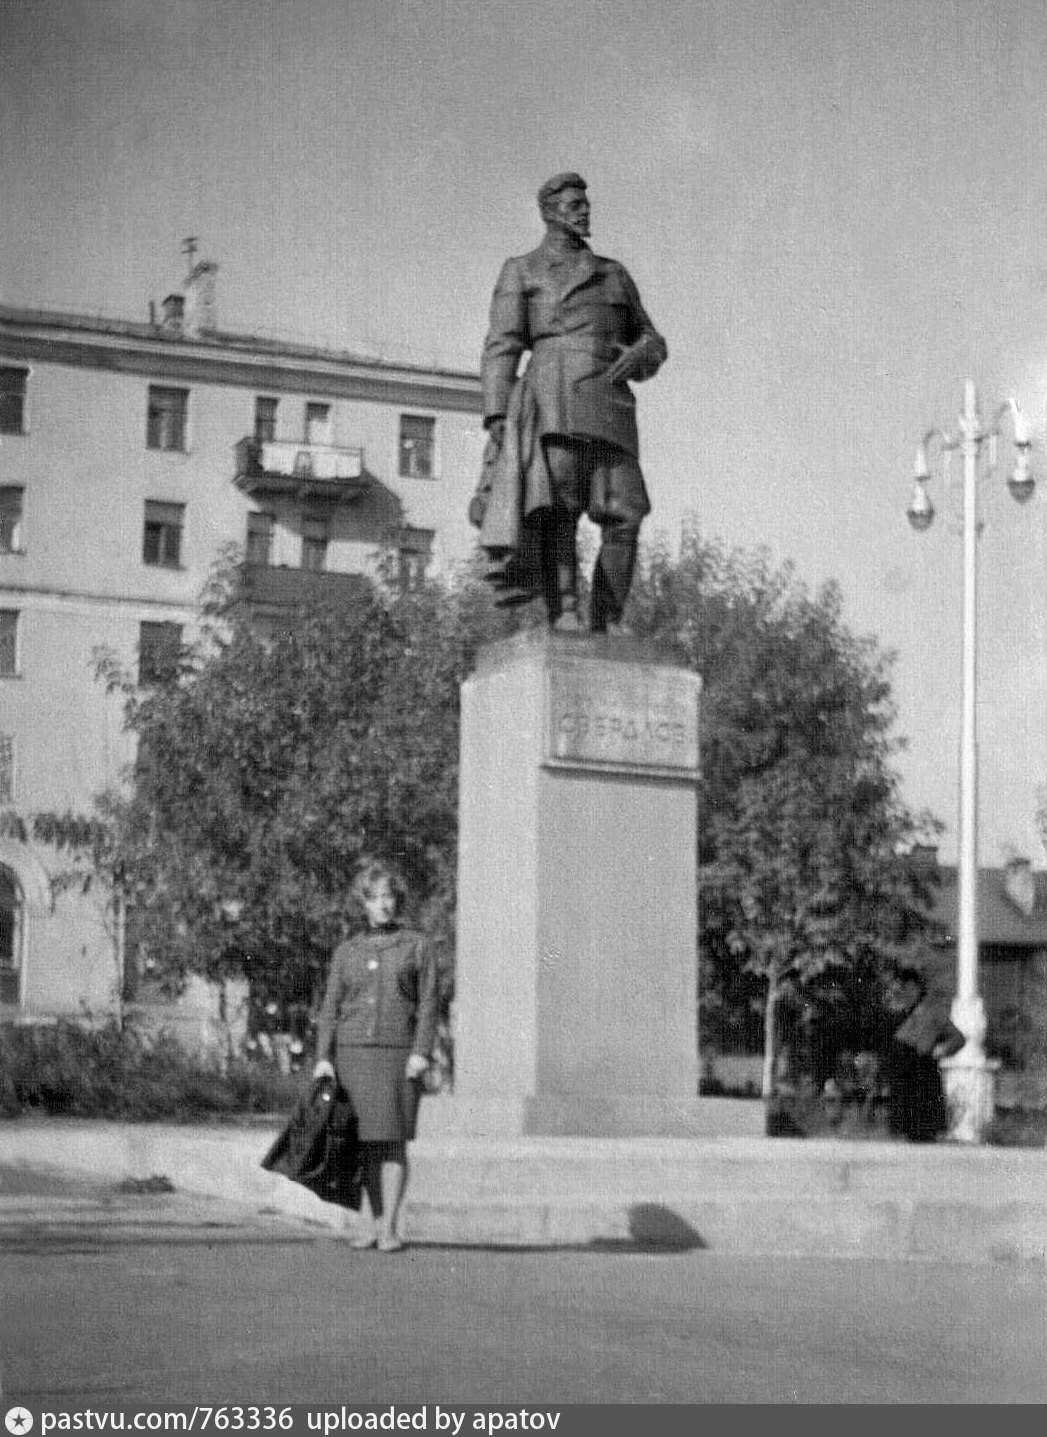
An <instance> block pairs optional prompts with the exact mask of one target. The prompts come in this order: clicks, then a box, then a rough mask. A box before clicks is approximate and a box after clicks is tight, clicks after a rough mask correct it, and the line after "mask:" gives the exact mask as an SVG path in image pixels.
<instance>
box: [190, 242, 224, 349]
mask: <svg viewBox="0 0 1047 1437" xmlns="http://www.w3.org/2000/svg"><path fill="white" fill-rule="evenodd" d="M217 273H218V266H217V265H216V264H215V263H214V262H213V261H212V260H209V259H202V260H201V261H200V263H199V264H196V265H194V266H193V268H192V269H191V270H190V272H189V275H188V278H187V279H186V282H185V332H186V334H191V335H197V334H211V333H213V332H214V331H215V330H216V329H217V328H218V304H217V297H216V293H215V289H216V286H215V276H216V275H217Z"/></svg>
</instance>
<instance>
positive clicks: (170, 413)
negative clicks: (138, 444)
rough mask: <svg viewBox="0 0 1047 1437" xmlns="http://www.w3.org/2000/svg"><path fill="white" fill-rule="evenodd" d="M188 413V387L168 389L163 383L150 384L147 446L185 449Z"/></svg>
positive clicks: (149, 447) (151, 447)
mask: <svg viewBox="0 0 1047 1437" xmlns="http://www.w3.org/2000/svg"><path fill="white" fill-rule="evenodd" d="M188 414H189V391H188V389H166V388H165V387H164V386H163V385H161V384H150V386H149V411H148V418H147V421H146V432H145V447H146V448H147V449H174V450H180V451H184V450H185V425H186V419H187V417H188Z"/></svg>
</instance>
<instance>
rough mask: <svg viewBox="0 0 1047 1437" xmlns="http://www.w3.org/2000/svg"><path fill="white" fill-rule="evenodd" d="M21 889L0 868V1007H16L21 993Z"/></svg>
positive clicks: (9, 875) (14, 879) (10, 873)
mask: <svg viewBox="0 0 1047 1437" xmlns="http://www.w3.org/2000/svg"><path fill="white" fill-rule="evenodd" d="M23 912H24V905H23V903H22V890H21V888H20V887H19V886H18V880H17V879H16V878H15V876H14V874H13V873H12V872H11V871H10V869H8V868H3V867H0V1007H17V1005H18V1003H19V1002H20V1001H21V996H22V915H23Z"/></svg>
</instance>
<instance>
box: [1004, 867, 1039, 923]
mask: <svg viewBox="0 0 1047 1437" xmlns="http://www.w3.org/2000/svg"><path fill="white" fill-rule="evenodd" d="M1003 891H1004V893H1006V895H1007V897H1008V898H1009V899H1010V901H1011V902H1012V903H1013V904H1014V906H1015V908H1017V909H1018V911H1019V912H1020V913H1024V914H1025V916H1026V918H1031V917H1032V911H1033V909H1034V908H1035V906H1036V875H1035V874H1034V873H1033V871H1032V863H1031V861H1030V860H1029V859H1028V858H1023V857H1021V856H1020V855H1016V856H1015V857H1013V858H1008V860H1007V862H1006V863H1005V864H1004V869H1003Z"/></svg>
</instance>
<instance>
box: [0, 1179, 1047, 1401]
mask: <svg viewBox="0 0 1047 1437" xmlns="http://www.w3.org/2000/svg"><path fill="white" fill-rule="evenodd" d="M0 1179H6V1181H4V1182H3V1184H2V1186H0V1192H3V1193H4V1194H6V1196H5V1197H4V1198H3V1201H2V1203H0V1249H2V1253H0V1311H2V1312H3V1319H4V1320H3V1328H2V1335H0V1372H2V1376H3V1387H4V1393H5V1395H6V1397H7V1398H9V1399H11V1400H21V1401H25V1402H26V1403H28V1404H29V1405H30V1406H31V1407H37V1408H39V1407H41V1406H46V1405H47V1404H48V1402H49V1401H52V1402H56V1403H57V1402H60V1403H61V1404H62V1405H63V1406H65V1405H70V1404H87V1403H90V1405H91V1406H93V1407H95V1408H101V1407H103V1406H104V1405H105V1404H106V1403H112V1404H120V1405H126V1404H131V1403H135V1402H149V1403H163V1402H176V1401H177V1402H187V1401H188V1402H193V1401H204V1402H208V1403H215V1404H217V1403H231V1402H245V1403H246V1402H250V1403H280V1404H283V1403H294V1402H323V1403H343V1402H345V1403H353V1404H356V1403H389V1402H399V1403H416V1402H418V1403H420V1402H430V1403H432V1402H441V1403H444V1404H449V1405H453V1404H454V1403H459V1404H464V1403H490V1404H495V1403H507V1402H513V1403H518V1404H519V1403H524V1404H530V1405H532V1406H535V1405H538V1404H540V1403H543V1404H564V1403H568V1402H592V1401H598V1402H611V1403H629V1402H691V1403H709V1402H729V1403H745V1402H774V1403H790V1402H819V1403H827V1402H831V1403H844V1402H860V1403H870V1402H878V1403H887V1402H906V1403H908V1402H950V1403H977V1402H1027V1403H1033V1402H1035V1403H1040V1402H1044V1401H1047V1271H1045V1269H1044V1267H1043V1265H1042V1264H1040V1263H998V1264H993V1263H982V1264H969V1263H968V1264H955V1265H953V1264H943V1263H939V1262H918V1261H911V1260H910V1261H906V1262H897V1261H881V1260H870V1259H863V1260H854V1259H824V1258H822V1259H819V1258H813V1257H806V1258H775V1259H767V1258H756V1257H744V1256H729V1255H721V1254H716V1253H712V1252H707V1251H701V1250H696V1249H691V1250H689V1251H682V1252H661V1253H654V1252H644V1251H638V1250H636V1249H631V1250H621V1249H619V1248H616V1247H614V1246H613V1245H612V1246H609V1247H605V1248H597V1249H589V1250H566V1251H565V1250H561V1251H549V1250H541V1251H526V1250H523V1251H513V1252H506V1251H491V1250H484V1249H482V1248H468V1247H439V1246H435V1245H433V1246H418V1247H413V1248H410V1249H409V1250H407V1251H406V1252H404V1253H402V1254H398V1255H396V1256H390V1257H383V1256H380V1255H378V1254H376V1253H373V1252H356V1251H353V1250H352V1249H351V1248H350V1247H349V1246H348V1245H347V1243H346V1242H345V1241H344V1240H341V1239H340V1238H339V1237H337V1236H336V1235H333V1234H332V1233H330V1232H329V1231H323V1230H317V1229H315V1228H313V1227H310V1226H309V1225H308V1224H306V1223H303V1222H301V1221H292V1220H290V1219H288V1218H283V1219H279V1218H277V1217H276V1216H275V1215H273V1216H271V1217H270V1216H266V1215H264V1214H263V1215H259V1214H258V1213H257V1212H252V1211H250V1210H249V1209H246V1208H243V1207H237V1206H235V1205H231V1204H228V1203H222V1202H220V1201H219V1200H217V1199H199V1198H189V1197H185V1196H183V1195H181V1194H174V1195H167V1196H165V1195H163V1194H157V1195H148V1194H146V1195H136V1194H129V1193H123V1194H114V1193H113V1192H112V1190H111V1188H109V1189H107V1188H106V1187H105V1185H104V1184H97V1183H96V1184H89V1185H87V1186H86V1187H85V1186H83V1185H82V1184H81V1185H78V1184H76V1183H74V1184H71V1185H70V1184H68V1183H64V1184H57V1185H56V1184H55V1183H54V1182H53V1181H52V1179H51V1178H49V1177H41V1176H40V1175H39V1174H33V1173H31V1172H22V1173H21V1174H19V1175H18V1186H19V1188H20V1191H16V1190H15V1185H14V1182H13V1176H12V1174H10V1173H6V1174H5V1173H4V1172H3V1171H2V1170H0Z"/></svg>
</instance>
